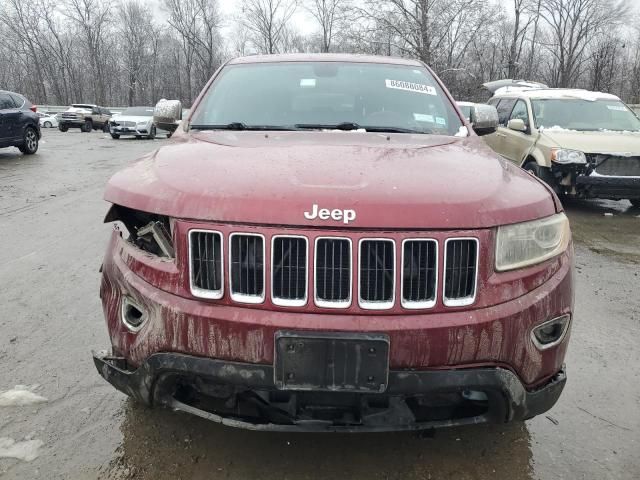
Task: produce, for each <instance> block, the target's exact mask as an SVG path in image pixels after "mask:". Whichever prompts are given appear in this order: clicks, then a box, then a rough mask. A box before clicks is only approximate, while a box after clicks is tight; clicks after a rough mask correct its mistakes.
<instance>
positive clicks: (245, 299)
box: [228, 232, 267, 304]
mask: <svg viewBox="0 0 640 480" xmlns="http://www.w3.org/2000/svg"><path fill="white" fill-rule="evenodd" d="M237 236H241V237H259V238H261V239H262V295H246V294H242V293H235V292H234V291H233V252H232V241H233V238H234V237H237ZM265 249H266V240H265V236H264V235H262V234H261V233H249V232H234V233H232V234H230V235H229V258H228V261H229V295H230V296H231V300H233V301H234V302H238V303H249V304H258V303H263V302H264V299H265V290H266V283H265V281H266V271H267V265H265V263H266V262H265V259H266V252H265Z"/></svg>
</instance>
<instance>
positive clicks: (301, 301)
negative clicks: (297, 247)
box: [270, 235, 315, 307]
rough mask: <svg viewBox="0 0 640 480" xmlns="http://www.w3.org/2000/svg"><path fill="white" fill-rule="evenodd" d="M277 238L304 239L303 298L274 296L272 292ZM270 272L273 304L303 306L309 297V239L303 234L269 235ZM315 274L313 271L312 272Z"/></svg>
mask: <svg viewBox="0 0 640 480" xmlns="http://www.w3.org/2000/svg"><path fill="white" fill-rule="evenodd" d="M278 238H295V239H300V240H304V246H305V252H304V258H305V275H304V282H305V283H304V298H303V299H295V300H292V299H288V298H279V297H276V296H275V295H274V293H273V284H274V282H273V276H274V274H275V267H274V266H275V262H274V252H275V248H274V246H275V242H276V240H277V239H278ZM270 272H271V302H273V304H274V305H278V306H280V307H304V306H305V305H306V304H307V301H308V299H309V274H310V272H309V239H308V238H307V237H305V236H303V235H274V236H273V237H271V265H270ZM314 274H315V272H314Z"/></svg>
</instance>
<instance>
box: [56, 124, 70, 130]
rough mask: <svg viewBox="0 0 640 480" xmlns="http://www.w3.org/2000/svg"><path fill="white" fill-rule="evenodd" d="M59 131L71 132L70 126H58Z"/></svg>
mask: <svg viewBox="0 0 640 480" xmlns="http://www.w3.org/2000/svg"><path fill="white" fill-rule="evenodd" d="M58 130H60V131H61V132H66V131H67V130H69V126H68V125H62V124H60V125H58Z"/></svg>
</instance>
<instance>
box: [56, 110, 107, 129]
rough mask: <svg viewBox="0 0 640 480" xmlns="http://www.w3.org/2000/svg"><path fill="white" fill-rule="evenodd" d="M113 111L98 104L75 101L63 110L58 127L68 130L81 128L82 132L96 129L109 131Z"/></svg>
mask: <svg viewBox="0 0 640 480" xmlns="http://www.w3.org/2000/svg"><path fill="white" fill-rule="evenodd" d="M110 119H111V112H110V111H109V110H108V109H106V108H104V107H99V106H97V105H91V104H84V103H75V104H73V105H71V107H69V108H68V109H67V110H65V111H64V112H62V114H60V117H59V124H58V129H59V130H60V131H61V132H66V131H67V130H69V128H72V127H76V128H80V130H81V131H82V132H90V131H92V130H96V129H102V131H104V132H108V131H109V120H110Z"/></svg>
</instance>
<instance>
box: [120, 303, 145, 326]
mask: <svg viewBox="0 0 640 480" xmlns="http://www.w3.org/2000/svg"><path fill="white" fill-rule="evenodd" d="M146 319H147V315H146V313H145V311H144V309H143V308H142V307H141V306H140V305H139V304H138V303H136V302H135V300H133V299H132V298H131V297H126V296H125V297H123V299H122V322H123V323H124V324H125V325H126V326H127V328H129V330H132V331H134V332H137V331H138V330H140V329H141V328H142V325H143V324H144V322H145V321H146Z"/></svg>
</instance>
